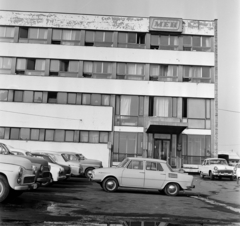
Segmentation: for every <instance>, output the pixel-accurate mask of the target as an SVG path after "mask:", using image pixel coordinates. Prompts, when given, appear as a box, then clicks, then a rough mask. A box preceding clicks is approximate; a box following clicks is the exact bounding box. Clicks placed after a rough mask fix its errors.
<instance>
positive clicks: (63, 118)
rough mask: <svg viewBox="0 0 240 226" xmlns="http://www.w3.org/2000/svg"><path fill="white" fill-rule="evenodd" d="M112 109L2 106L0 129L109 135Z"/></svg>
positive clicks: (6, 103) (10, 104)
mask: <svg viewBox="0 0 240 226" xmlns="http://www.w3.org/2000/svg"><path fill="white" fill-rule="evenodd" d="M112 117H113V116H112V107H99V106H98V107H96V106H82V105H61V104H34V105H33V104H32V103H16V102H1V104H0V118H1V122H0V126H3V127H4V126H6V127H30V128H45V129H47V128H49V129H69V130H96V131H112Z"/></svg>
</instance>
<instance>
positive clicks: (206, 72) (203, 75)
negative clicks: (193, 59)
mask: <svg viewBox="0 0 240 226" xmlns="http://www.w3.org/2000/svg"><path fill="white" fill-rule="evenodd" d="M183 81H184V82H190V81H192V82H202V83H209V82H211V67H197V66H184V67H183Z"/></svg>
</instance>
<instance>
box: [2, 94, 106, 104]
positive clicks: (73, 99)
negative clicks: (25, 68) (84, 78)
mask: <svg viewBox="0 0 240 226" xmlns="http://www.w3.org/2000/svg"><path fill="white" fill-rule="evenodd" d="M0 101H7V102H24V103H56V104H76V105H93V106H110V95H105V94H90V93H66V92H45V91H44V92H43V91H23V90H0Z"/></svg>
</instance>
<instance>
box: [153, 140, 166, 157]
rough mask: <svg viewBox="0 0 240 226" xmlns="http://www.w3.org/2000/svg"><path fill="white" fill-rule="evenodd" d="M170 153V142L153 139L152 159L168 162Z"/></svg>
mask: <svg viewBox="0 0 240 226" xmlns="http://www.w3.org/2000/svg"><path fill="white" fill-rule="evenodd" d="M169 151H170V140H162V139H155V140H154V152H153V158H154V159H161V160H165V161H167V160H168V157H169Z"/></svg>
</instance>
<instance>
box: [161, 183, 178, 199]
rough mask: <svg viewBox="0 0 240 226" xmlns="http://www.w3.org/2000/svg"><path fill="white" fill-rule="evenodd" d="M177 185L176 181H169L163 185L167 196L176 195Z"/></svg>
mask: <svg viewBox="0 0 240 226" xmlns="http://www.w3.org/2000/svg"><path fill="white" fill-rule="evenodd" d="M179 190H180V188H179V185H178V184H176V183H169V184H167V185H166V186H165V188H164V192H165V194H166V195H168V196H176V195H178V193H179Z"/></svg>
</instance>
